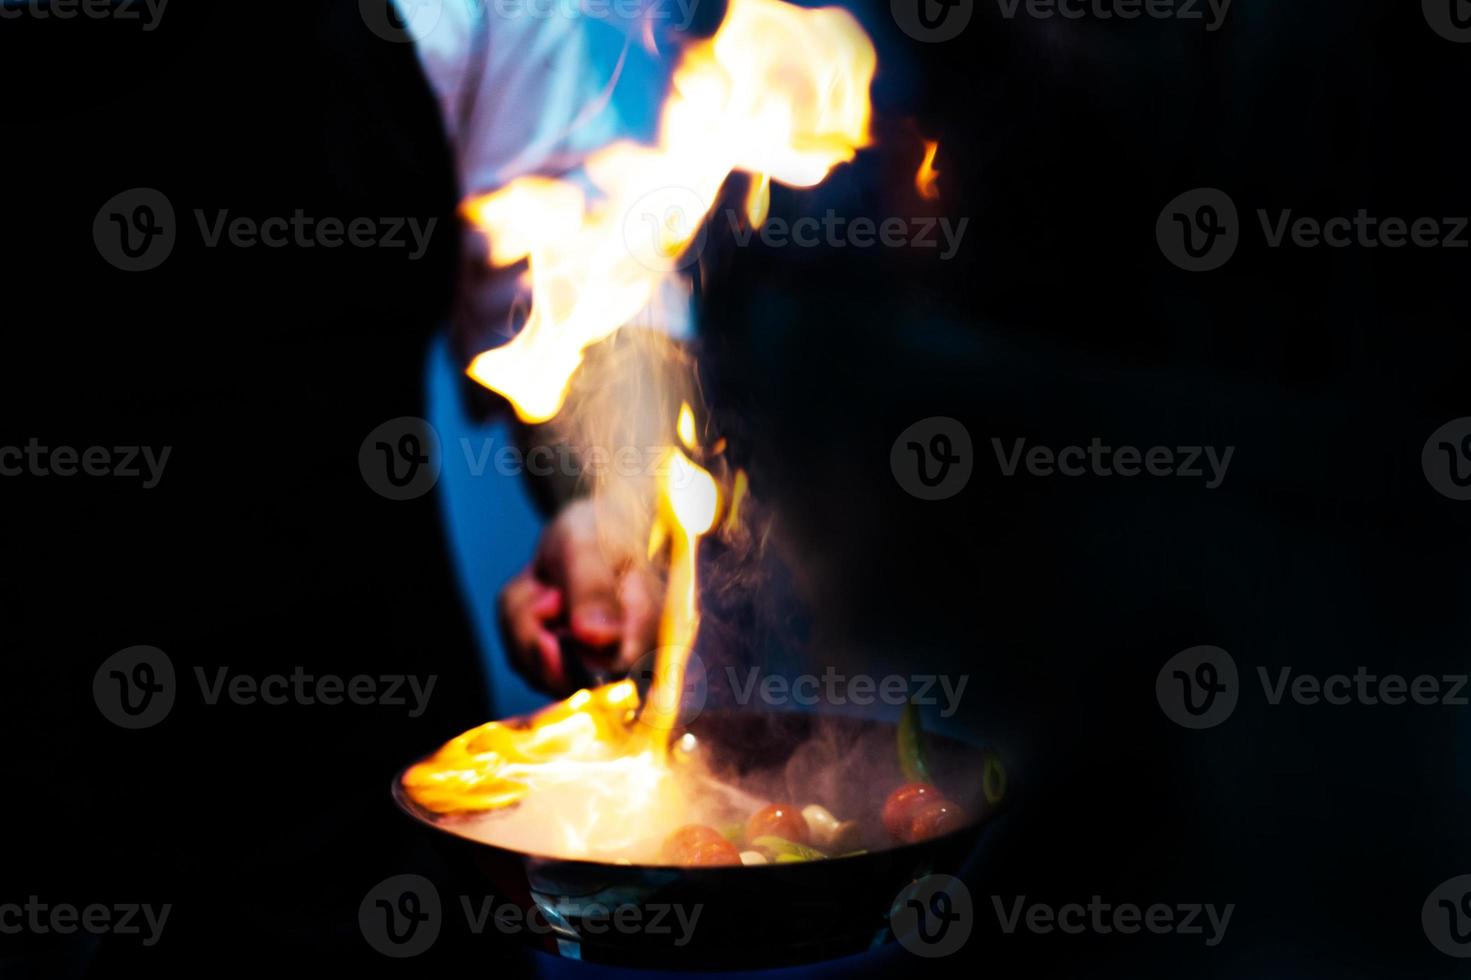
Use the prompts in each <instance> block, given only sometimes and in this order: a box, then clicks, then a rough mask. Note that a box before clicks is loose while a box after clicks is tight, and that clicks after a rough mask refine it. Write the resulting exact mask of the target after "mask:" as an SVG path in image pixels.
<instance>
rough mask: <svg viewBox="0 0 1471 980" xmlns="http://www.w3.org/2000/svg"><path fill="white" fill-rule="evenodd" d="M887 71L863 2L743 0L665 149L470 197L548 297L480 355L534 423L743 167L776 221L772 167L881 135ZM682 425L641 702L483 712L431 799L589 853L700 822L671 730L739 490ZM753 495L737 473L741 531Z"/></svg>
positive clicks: (495, 256)
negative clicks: (848, 7) (708, 568)
mask: <svg viewBox="0 0 1471 980" xmlns="http://www.w3.org/2000/svg"><path fill="white" fill-rule="evenodd" d="M874 67H875V59H874V52H873V46H872V45H871V44H870V42H869V40H868V38H867V36H866V35H864V33H863V31H862V29H861V28H860V27H859V26H858V23H857V22H856V21H855V20H854V19H853V18H852V17H851V16H850V15H849V14H848V13H847V12H845V11H842V10H838V9H836V8H824V9H818V10H806V9H801V8H797V7H792V6H788V5H786V4H784V3H781V2H779V0H731V3H730V6H729V9H728V11H727V14H726V19H725V21H724V22H723V23H722V24H721V26H720V29H719V30H718V31H717V32H716V34H715V35H714V36H713V37H712V38H710V39H709V40H708V41H704V42H702V43H700V44H698V45H695V46H693V47H692V48H690V49H689V50H688V51H687V52H686V53H685V55H684V57H683V58H682V60H681V62H680V64H679V66H678V68H677V69H676V71H675V73H674V77H673V82H672V94H671V95H670V97H669V98H668V100H667V101H666V102H665V105H664V107H663V115H662V117H661V122H660V133H659V139H658V142H657V145H655V146H652V147H650V146H639V145H636V144H633V143H626V142H625V143H617V144H614V145H612V146H609V147H607V148H605V149H604V150H602V151H600V152H598V153H595V154H594V155H593V156H592V157H590V158H589V159H588V161H587V163H586V167H585V170H586V175H585V176H586V178H587V180H586V185H582V184H578V183H573V182H572V181H570V180H560V179H553V178H548V177H539V176H531V177H523V178H521V179H519V180H516V181H513V182H512V183H510V184H508V185H507V186H506V187H504V188H502V189H501V190H498V191H496V192H494V193H491V194H487V195H485V196H483V197H479V198H476V199H474V200H471V201H468V202H466V204H465V205H464V208H463V211H464V213H465V215H466V217H467V218H468V220H470V221H471V222H472V223H473V224H475V225H476V226H477V227H478V228H480V229H482V230H483V231H485V232H486V234H487V236H488V238H489V242H490V262H491V264H492V265H493V266H497V267H505V266H510V265H514V264H517V263H519V262H521V261H523V260H524V261H526V263H527V274H526V275H527V277H528V279H529V285H530V287H531V296H532V303H531V309H530V311H529V313H528V316H527V320H526V323H525V324H524V325H523V326H522V328H521V330H520V332H519V333H518V334H517V335H516V336H515V338H514V339H513V340H511V341H510V342H509V343H507V344H505V345H503V346H501V347H498V348H495V349H493V350H489V351H485V352H484V353H482V354H480V355H479V356H478V357H476V358H475V360H474V361H473V362H472V363H471V365H470V368H469V374H470V376H471V377H473V378H474V379H475V380H476V381H478V382H480V383H481V384H483V385H485V386H486V387H488V388H491V389H493V390H495V391H497V392H500V393H501V394H502V395H504V396H505V397H506V398H507V399H508V400H509V401H510V402H511V404H512V405H513V406H514V407H515V410H516V413H517V415H518V416H519V417H520V418H521V419H522V420H523V421H526V422H532V423H535V422H544V421H547V420H550V419H551V418H553V417H555V416H556V415H557V413H558V412H559V411H560V410H561V408H562V405H563V402H564V401H565V400H566V397H567V388H568V385H569V383H570V381H571V379H572V376H573V374H574V373H575V372H576V371H577V369H578V367H579V366H580V365H581V363H582V359H583V352H584V351H585V350H586V349H587V348H588V347H589V346H591V345H593V344H595V343H597V342H598V341H600V340H603V339H605V338H607V337H609V336H610V335H611V334H613V332H615V331H616V330H618V329H619V328H621V327H623V326H626V325H630V324H639V325H649V326H657V325H658V318H659V317H660V316H661V311H660V303H661V300H662V299H663V298H666V297H669V296H671V295H673V296H685V297H687V290H688V286H687V284H686V283H685V281H684V279H683V278H682V276H681V274H680V270H681V269H682V268H683V267H684V266H685V265H687V264H688V263H689V262H690V261H692V260H693V258H694V257H697V256H693V257H692V256H690V254H689V253H690V252H691V251H692V250H694V245H695V243H696V240H697V237H698V235H699V232H700V228H701V226H702V225H703V222H704V220H705V217H706V216H707V215H708V213H709V211H710V209H711V208H712V207H713V206H714V202H715V199H716V195H717V194H718V193H719V191H720V188H721V186H722V185H723V184H724V182H725V180H726V178H727V177H728V176H729V175H730V174H731V173H732V172H733V171H736V170H741V171H744V172H746V173H748V174H750V175H751V183H750V186H749V188H748V192H747V197H746V204H745V210H746V217H747V219H748V220H749V221H750V222H751V223H752V224H753V225H759V224H760V223H762V222H763V221H764V220H765V217H766V211H767V208H768V206H769V202H770V184H771V181H773V180H775V181H777V182H779V183H783V184H786V185H789V186H794V187H809V186H812V185H814V184H816V183H818V182H820V181H821V180H822V179H823V178H824V177H825V176H826V175H827V174H828V172H829V171H830V170H831V169H832V168H833V167H834V166H836V165H838V164H840V163H843V162H845V161H847V160H850V159H852V158H853V155H854V153H855V152H856V151H857V149H858V148H859V147H862V146H865V145H867V142H868V122H869V112H870V108H869V101H868V87H869V83H870V81H871V80H872V77H873V72H874ZM584 186H587V187H589V188H590V190H591V193H589V191H587V190H584ZM675 431H676V433H677V435H678V437H679V442H680V443H681V444H682V446H683V448H682V449H681V448H680V446H672V447H670V448H668V449H667V450H665V452H664V454H663V458H662V466H661V467H660V468H659V471H658V472H659V475H658V480H657V489H656V499H655V501H654V502H653V507H654V520H653V523H652V530H651V533H650V537H649V554H650V556H651V557H652V556H655V555H657V554H659V553H661V552H662V551H663V550H664V548H665V547H666V546H667V548H668V562H669V577H668V584H667V591H666V595H665V604H664V610H663V615H662V618H661V620H660V624H659V650H658V652H657V654H656V661H655V668H654V678H653V684H652V686H651V689H650V692H649V696H648V701H647V703H646V704H644V705H643V706H642V713H640V704H639V696H638V691H637V689H636V688H635V687H634V685H633V683H632V681H627V680H625V681H618V682H616V683H613V684H609V685H605V686H603V687H600V688H597V689H595V690H583V691H578V692H577V693H576V694H574V695H572V697H570V698H568V699H567V700H565V701H562V702H560V703H558V704H555V705H552V706H550V707H548V708H546V709H543V710H542V711H540V712H538V713H537V714H535V715H533V716H531V717H530V718H529V719H526V720H519V721H510V722H489V723H487V724H485V725H481V726H480V727H478V728H475V729H472V730H471V731H468V732H466V733H464V734H463V735H460V736H459V737H457V738H455V739H452V740H451V741H450V742H448V743H447V744H445V745H444V746H443V747H442V748H441V749H440V750H439V751H438V752H437V753H435V754H434V755H433V756H432V757H430V758H428V759H426V760H424V761H423V762H420V763H419V764H417V765H415V766H413V767H411V768H410V769H409V770H408V771H407V772H406V773H405V774H404V777H403V786H404V789H405V790H406V791H407V792H408V794H409V796H410V797H411V798H412V799H413V800H414V801H415V802H416V803H418V804H419V805H420V806H422V807H424V808H425V809H427V810H430V811H432V812H434V813H438V814H442V815H445V816H452V817H467V816H472V815H489V814H491V813H492V812H495V813H497V816H496V818H495V819H497V820H501V821H502V822H500V823H498V824H496V826H495V829H494V833H495V834H496V837H495V840H496V842H497V843H500V844H502V845H504V846H509V847H517V846H520V847H522V848H523V849H525V850H534V851H537V852H540V853H556V854H561V855H566V856H571V857H606V858H612V859H627V858H629V857H631V856H639V855H649V854H652V853H656V851H657V848H656V845H657V840H658V831H659V828H661V827H663V828H666V829H672V826H671V824H672V825H673V826H677V825H678V823H680V822H681V821H682V818H683V814H684V813H685V811H687V810H688V809H689V798H688V797H687V795H686V793H685V792H684V790H683V789H682V788H681V785H680V782H679V780H678V779H676V778H675V772H674V769H672V768H671V766H670V762H671V758H670V741H669V740H670V737H671V733H672V731H673V730H674V728H675V727H676V726H677V724H678V722H679V709H680V696H681V693H682V689H683V686H684V676H685V671H686V667H687V663H688V659H689V656H690V652H691V650H692V649H693V646H694V643H695V640H696V637H697V635H698V633H699V626H700V614H699V580H698V572H697V559H698V552H699V546H700V540H701V538H702V536H703V535H705V534H706V533H708V532H709V531H710V530H711V529H712V528H714V527H715V526H716V524H717V522H718V521H719V520H720V517H721V507H722V494H721V490H720V486H719V485H718V484H717V482H716V480H715V478H714V477H713V476H712V475H711V474H710V472H709V471H708V470H706V469H705V468H704V467H702V466H700V465H699V464H698V463H697V462H695V460H694V458H692V457H693V456H699V455H701V454H700V445H699V438H698V431H697V426H696V420H695V415H694V411H693V410H692V409H691V408H690V406H689V405H688V404H684V405H682V406H681V407H680V411H679V415H678V418H677V420H676V425H675ZM720 445H721V444H720V443H717V447H718V446H720ZM746 493H747V489H746V482H745V474H744V473H739V474H737V475H736V478H735V487H734V490H733V492H732V493H731V495H730V504H729V508H728V512H727V513H726V515H725V526H726V527H729V526H730V524H731V522H732V521H733V520H735V519H736V512H737V510H738V509H739V507H740V503H741V500H742V499H743V498H744V497H745V495H746ZM689 740H690V736H688V735H686V736H685V737H684V738H682V739H681V740H680V741H679V743H678V745H679V746H681V747H682V746H685V745H686V743H687V742H688V741H689ZM507 811H510V812H507ZM503 818H504V819H503ZM487 832H488V831H487ZM651 848H654V849H653V850H651Z"/></svg>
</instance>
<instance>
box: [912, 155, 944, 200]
mask: <svg viewBox="0 0 1471 980" xmlns="http://www.w3.org/2000/svg"><path fill="white" fill-rule="evenodd" d="M939 150H940V144H939V142H937V141H936V140H925V141H924V159H923V160H921V161H920V163H919V170H917V171H915V174H914V187H915V190H917V191H919V196H920V197H922V198H924V199H925V200H926V201H935V200H938V199H939V197H940V187H939V184H938V183H937V181H938V180H939V177H940V171H938V170H936V169H935V154H936V153H938V152H939Z"/></svg>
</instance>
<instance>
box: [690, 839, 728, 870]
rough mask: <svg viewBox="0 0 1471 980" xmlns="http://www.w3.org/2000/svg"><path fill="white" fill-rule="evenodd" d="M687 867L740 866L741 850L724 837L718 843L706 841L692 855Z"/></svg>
mask: <svg viewBox="0 0 1471 980" xmlns="http://www.w3.org/2000/svg"><path fill="white" fill-rule="evenodd" d="M684 863H685V864H686V865H713V864H740V863H741V849H740V848H739V847H736V846H735V845H734V844H732V843H731V842H730V841H728V840H726V839H725V838H724V837H722V838H720V840H718V841H706V842H705V843H703V844H701V845H699V846H698V847H696V848H695V849H694V851H693V852H692V853H691V854H690V856H689V860H687V861H685V862H684Z"/></svg>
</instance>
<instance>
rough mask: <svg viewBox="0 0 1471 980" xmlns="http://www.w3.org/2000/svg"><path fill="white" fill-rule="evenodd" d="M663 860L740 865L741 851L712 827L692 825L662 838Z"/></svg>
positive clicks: (680, 862)
mask: <svg viewBox="0 0 1471 980" xmlns="http://www.w3.org/2000/svg"><path fill="white" fill-rule="evenodd" d="M663 854H664V859H665V860H667V861H670V862H671V863H673V864H682V865H691V864H740V863H741V851H740V848H738V847H736V846H735V845H734V844H732V843H731V842H730V841H728V840H726V839H725V837H724V835H722V834H721V833H720V831H718V830H716V829H715V828H714V827H711V826H708V825H706V824H700V823H692V824H686V825H684V826H683V827H680V828H679V829H678V830H676V831H675V832H674V833H672V834H670V835H669V836H668V837H666V838H664V850H663Z"/></svg>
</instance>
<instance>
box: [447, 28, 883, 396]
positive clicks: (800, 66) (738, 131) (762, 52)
mask: <svg viewBox="0 0 1471 980" xmlns="http://www.w3.org/2000/svg"><path fill="white" fill-rule="evenodd" d="M874 67H875V58H874V51H873V45H872V44H871V43H870V42H869V40H868V37H867V35H865V34H864V33H863V30H862V28H860V27H859V26H858V22H857V21H855V20H854V19H853V18H852V16H851V15H849V14H848V13H847V12H846V11H843V10H839V9H837V8H823V9H818V10H804V9H801V8H798V7H793V6H789V5H787V4H784V3H781V2H779V0H732V2H731V4H730V7H729V10H728V11H727V13H726V17H725V20H724V21H723V22H722V24H721V26H720V29H719V30H718V31H717V32H716V33H715V35H714V36H713V37H711V38H710V39H709V40H707V41H703V42H701V43H699V44H696V45H694V46H692V47H691V48H690V49H689V50H688V51H686V53H685V54H684V56H683V58H682V59H681V61H680V63H679V66H678V67H677V69H676V70H675V73H674V77H673V81H672V93H671V95H670V97H669V98H668V100H667V101H666V102H665V104H664V109H663V115H662V117H661V121H660V128H659V138H658V143H657V145H655V146H652V147H650V146H641V145H637V144H634V143H628V142H622V143H616V144H613V145H611V146H609V147H606V148H605V149H603V150H601V151H599V152H597V153H595V154H593V155H592V156H591V157H590V158H589V159H588V161H587V164H586V168H585V169H586V176H587V180H588V183H589V184H590V185H591V187H592V189H593V191H594V193H593V194H591V195H590V194H588V193H586V192H585V191H584V190H583V188H582V186H579V185H578V184H575V183H572V182H571V181H566V180H557V179H552V178H547V177H536V176H532V177H523V178H520V179H518V180H515V181H512V182H511V183H510V184H508V185H507V186H506V187H504V188H502V189H500V190H497V191H495V192H493V193H491V194H487V195H485V196H483V197H480V198H477V199H475V200H472V201H470V202H468V203H467V204H466V205H465V207H464V213H465V215H466V217H467V218H468V219H469V220H470V221H471V222H472V223H474V224H475V225H476V226H477V227H479V228H480V229H482V230H483V231H485V232H486V234H487V235H488V237H489V240H490V261H491V264H492V265H494V266H497V267H503V266H507V265H513V264H515V263H517V262H520V261H522V260H523V259H524V260H527V262H528V277H529V280H530V286H531V296H532V303H531V309H530V312H529V313H528V315H527V320H526V323H525V324H524V325H523V326H522V328H521V330H520V332H519V333H517V334H516V336H515V338H513V339H512V340H511V341H510V342H508V343H506V344H504V345H503V346H500V347H497V348H494V349H493V350H488V351H485V352H484V353H482V354H480V355H479V356H478V357H476V358H475V360H474V361H473V362H472V363H471V364H470V368H469V373H470V376H471V377H472V378H474V379H475V380H476V381H478V382H480V383H481V384H483V385H485V386H486V387H488V388H491V389H493V390H495V391H498V392H500V393H501V394H502V395H504V396H505V397H506V398H507V399H509V400H510V402H511V404H512V405H513V406H514V407H515V409H516V412H517V414H518V415H519V416H520V417H521V419H522V420H523V421H526V422H544V421H547V420H548V419H551V418H552V417H554V416H555V415H556V414H557V412H558V411H559V410H560V408H561V406H562V402H563V400H564V399H565V397H566V392H567V384H568V382H569V381H570V379H571V377H572V374H573V372H575V371H576V370H577V367H578V365H579V364H581V363H582V354H583V351H584V350H586V349H587V348H588V347H589V346H591V345H592V344H595V343H597V342H598V341H600V340H603V339H605V338H606V337H608V336H609V335H610V334H612V333H613V331H615V330H617V329H618V328H620V327H622V326H624V325H626V324H630V323H635V322H640V323H642V324H644V325H649V326H658V325H659V320H660V318H661V316H662V314H661V312H660V310H659V309H658V308H657V307H658V301H659V298H660V296H661V295H667V292H666V291H674V292H675V293H676V294H678V291H679V290H682V289H684V288H685V287H684V285H683V280H682V279H681V278H680V276H679V270H680V268H681V267H682V265H685V264H688V262H689V261H691V260H692V259H691V258H687V257H686V256H687V253H688V251H689V250H690V248H691V245H692V243H694V242H695V240H696V237H697V236H698V234H699V232H700V229H701V227H702V225H703V222H704V219H705V216H706V215H707V214H708V213H709V211H710V209H711V208H712V207H713V206H714V204H715V199H716V195H717V194H718V193H719V191H720V187H721V185H722V184H723V183H724V182H725V179H726V178H727V177H728V176H729V175H730V174H731V173H732V172H733V171H735V170H742V171H745V172H747V173H750V174H752V175H755V177H754V179H753V183H752V191H751V194H750V196H749V198H748V201H747V207H746V210H747V214H748V217H750V218H751V219H752V220H753V223H754V222H755V219H756V218H757V217H760V218H762V219H764V217H765V210H766V202H767V196H768V192H769V182H770V181H772V180H776V181H778V182H780V183H783V184H787V185H790V186H793V187H810V186H812V185H814V184H817V183H818V182H820V181H821V180H822V179H823V178H824V177H826V176H827V174H828V172H829V171H830V170H831V169H832V168H833V167H834V166H836V165H838V164H840V163H843V162H846V161H848V160H851V159H852V158H853V155H854V153H855V152H856V151H857V149H858V148H859V147H862V146H865V145H867V143H868V122H869V112H870V108H869V100H868V87H869V82H870V81H871V80H872V78H873V72H874Z"/></svg>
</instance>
